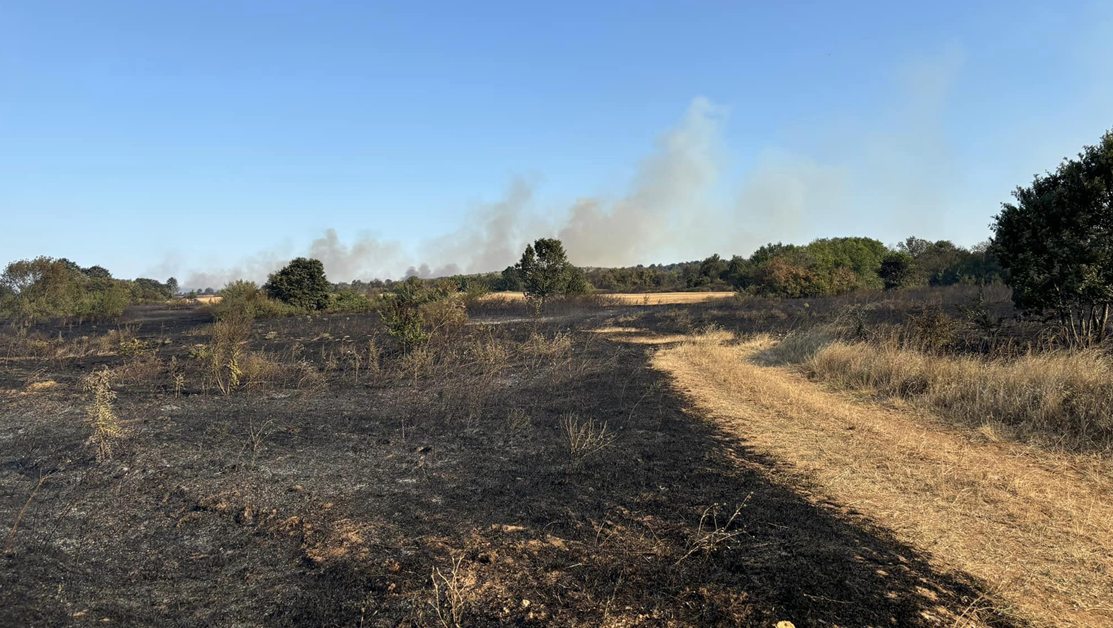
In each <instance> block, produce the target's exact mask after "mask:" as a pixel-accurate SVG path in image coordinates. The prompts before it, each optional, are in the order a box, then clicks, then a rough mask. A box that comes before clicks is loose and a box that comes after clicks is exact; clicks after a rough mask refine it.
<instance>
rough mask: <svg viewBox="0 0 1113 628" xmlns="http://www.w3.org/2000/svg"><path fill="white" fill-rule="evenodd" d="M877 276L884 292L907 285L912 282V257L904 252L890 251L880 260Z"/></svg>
mask: <svg viewBox="0 0 1113 628" xmlns="http://www.w3.org/2000/svg"><path fill="white" fill-rule="evenodd" d="M877 275H878V277H880V278H881V281H882V282H884V284H885V289H886V290H892V289H894V288H903V287H905V286H907V285H909V283H910V282H911V280H912V255H910V254H909V253H907V252H905V251H891V252H890V253H889V254H888V255H886V256H885V258H884V259H882V260H881V268H880V269H878V271H877Z"/></svg>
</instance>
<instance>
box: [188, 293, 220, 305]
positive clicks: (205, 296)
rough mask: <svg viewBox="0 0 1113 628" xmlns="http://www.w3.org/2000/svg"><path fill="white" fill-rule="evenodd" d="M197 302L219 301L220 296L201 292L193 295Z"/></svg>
mask: <svg viewBox="0 0 1113 628" xmlns="http://www.w3.org/2000/svg"><path fill="white" fill-rule="evenodd" d="M193 300H194V301H197V302H198V303H220V297H219V296H217V295H215V294H203V295H199V296H196V297H193Z"/></svg>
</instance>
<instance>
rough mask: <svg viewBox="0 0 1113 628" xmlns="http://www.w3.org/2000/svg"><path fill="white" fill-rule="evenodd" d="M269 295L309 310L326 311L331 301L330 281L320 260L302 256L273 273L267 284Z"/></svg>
mask: <svg viewBox="0 0 1113 628" xmlns="http://www.w3.org/2000/svg"><path fill="white" fill-rule="evenodd" d="M263 289H264V290H266V291H267V295H268V296H270V297H271V298H272V299H277V300H279V301H282V302H283V303H288V304H290V305H293V306H295V307H300V308H304V309H307V310H323V309H325V308H327V307H328V304H329V298H328V293H329V282H328V279H327V278H326V277H325V267H324V264H322V263H321V261H320V260H316V259H309V258H305V257H299V258H297V259H294V260H291V261H290V263H289V264H287V265H286V266H285V267H284V268H282V269H281V270H279V271H277V272H274V273H271V275H270V276H269V277H268V278H267V283H266V284H265V285H264V286H263Z"/></svg>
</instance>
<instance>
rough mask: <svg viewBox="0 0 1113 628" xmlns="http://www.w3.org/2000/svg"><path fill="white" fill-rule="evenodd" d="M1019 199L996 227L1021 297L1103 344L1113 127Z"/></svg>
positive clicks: (1111, 229) (1110, 297)
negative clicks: (1096, 141) (1096, 142)
mask: <svg viewBox="0 0 1113 628" xmlns="http://www.w3.org/2000/svg"><path fill="white" fill-rule="evenodd" d="M1013 196H1014V197H1015V199H1016V202H1015V203H1004V204H1003V205H1002V208H1001V213H999V214H998V215H997V216H996V218H995V220H994V224H993V228H994V239H993V250H994V253H995V254H996V256H997V258H998V259H999V260H1000V263H1001V266H1002V267H1003V268H1004V269H1005V271H1007V273H1008V276H1007V282H1008V283H1009V285H1010V286H1011V287H1012V289H1013V301H1014V302H1015V303H1016V305H1017V306H1018V307H1019V308H1021V309H1023V310H1025V311H1029V312H1040V313H1046V314H1051V315H1052V316H1053V318H1054V319H1055V320H1057V321H1058V323H1059V325H1061V327H1062V329H1063V330H1064V331H1065V332H1066V334H1067V336H1068V338H1070V340H1071V341H1072V342H1076V343H1081V344H1086V343H1090V342H1094V341H1097V342H1101V341H1102V340H1104V339H1105V335H1106V333H1107V327H1108V322H1109V305H1110V303H1111V302H1113V131H1110V132H1108V133H1106V134H1105V135H1104V136H1103V137H1102V138H1101V141H1100V142H1098V144H1097V145H1095V146H1086V147H1084V148H1083V150H1082V153H1081V154H1079V156H1078V158H1077V159H1071V160H1065V161H1063V163H1061V164H1060V165H1059V167H1058V168H1057V169H1056V170H1055V172H1052V173H1047V174H1046V175H1037V176H1036V177H1035V179H1034V180H1033V181H1032V185H1030V186H1029V187H1021V188H1017V189H1016V191H1015V192H1014V193H1013Z"/></svg>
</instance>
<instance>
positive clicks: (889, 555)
mask: <svg viewBox="0 0 1113 628" xmlns="http://www.w3.org/2000/svg"><path fill="white" fill-rule="evenodd" d="M686 307H687V306H676V307H675V308H671V309H665V308H658V309H655V310H653V311H652V312H650V311H648V310H647V311H642V310H640V309H638V308H632V309H623V310H600V311H590V312H582V313H580V315H566V314H562V316H561V317H560V318H558V319H555V320H550V321H546V320H525V321H511V322H505V323H503V324H498V325H493V324H488V323H483V322H482V318H480V322H479V323H478V324H471V325H469V326H468V327H467V328H465V329H464V330H462V331H460V332H459V334H458V335H457V336H455V337H453V338H451V339H448V340H445V341H443V342H442V343H440V344H438V345H436V348H435V349H436V351H437V354H436V355H437V356H438V357H436V361H435V363H434V364H433V365H432V366H430V367H429V368H428V369H427V370H425V371H421V372H417V371H415V372H413V373H411V372H410V371H409V370H407V369H408V367H406V366H405V365H406V364H409V363H410V362H408V361H407V360H408V359H409V358H406V357H404V356H403V355H402V352H401V349H400V348H398V347H395V346H393V345H391V344H390V342H389V340H387V339H386V337H385V335H384V334H383V330H382V329H381V323H379V321H378V319H377V317H376V316H374V315H365V316H324V317H313V318H307V317H301V318H292V319H285V320H264V321H256V322H255V326H254V330H253V334H252V339H251V343H250V345H251V348H252V349H253V350H255V351H261V352H267V353H268V354H269V355H272V356H275V359H290V360H293V359H298V360H301V361H304V362H306V363H308V364H311V365H312V368H313V369H315V370H316V371H317V372H319V373H320V374H321V376H322V379H323V380H324V382H325V385H324V387H323V388H320V387H318V388H312V389H308V388H304V387H301V386H299V385H293V384H290V385H286V386H277V385H261V386H258V387H250V386H248V387H245V388H244V389H241V390H236V391H234V392H233V393H232V394H231V395H228V396H223V395H220V394H219V393H218V392H216V391H215V390H214V389H213V388H212V387H211V386H206V385H204V383H203V378H202V373H203V369H200V368H197V369H194V370H190V368H192V367H190V366H189V365H190V364H192V362H191V360H193V358H191V357H190V356H191V355H193V353H191V351H194V350H195V349H196V347H197V345H199V344H203V343H206V342H207V341H208V332H207V326H208V324H209V322H210V321H209V319H208V317H207V316H206V315H205V314H204V312H203V310H199V309H194V308H181V309H174V310H170V309H166V308H158V307H147V308H142V309H139V310H135V311H133V312H130V313H129V320H128V321H127V324H129V325H131V326H132V330H133V332H134V334H135V335H136V337H138V338H139V339H140V340H141V341H143V342H145V343H146V346H148V347H156V349H152V351H154V352H155V357H154V358H150V357H148V358H147V362H142V363H140V362H138V361H137V360H138V359H137V358H134V357H131V358H129V357H124V356H121V355H118V354H109V355H103V354H90V355H82V356H78V357H57V356H55V357H44V356H41V355H40V356H30V357H27V356H19V355H11V354H10V353H9V355H8V357H7V358H4V360H3V362H0V365H2V369H0V370H2V371H3V373H0V379H2V380H3V384H2V385H0V388H4V389H10V390H11V392H9V393H7V394H5V395H4V396H3V397H0V523H3V534H4V535H5V537H7V538H6V542H5V547H4V552H3V554H0V625H4V626H91V625H105V624H107V625H120V626H155V625H157V626H190V627H194V626H267V627H268V628H273V627H276V626H456V625H459V626H532V625H536V626H543V625H554V626H773V625H775V624H776V623H777V622H780V621H791V622H793V623H794V624H795V625H796V626H936V625H951V623H953V622H945V619H944V618H945V617H948V616H949V617H959V616H962V615H963V611H964V609H967V608H969V607H970V605H971V604H974V603H976V601H978V600H980V599H984V598H985V597H986V596H989V595H990V593H989V592H987V590H986V587H985V585H984V583H982V582H980V581H979V580H978V579H976V578H974V577H972V576H970V575H967V574H965V573H963V572H961V571H956V570H953V569H941V568H939V567H938V566H937V565H933V563H932V561H930V560H929V558H928V557H927V556H925V555H924V554H922V553H921V552H920V551H918V550H916V549H914V548H913V547H912V546H911V545H909V544H906V543H902V542H900V541H898V540H897V539H896V538H895V537H894V535H893V534H892V533H891V532H890V531H888V530H887V529H886V528H884V527H882V526H880V525H876V524H874V523H871V522H870V520H868V519H866V518H863V517H861V516H858V514H857V513H855V512H852V511H851V510H850V509H848V508H847V507H846V506H845V505H843V504H839V503H836V502H831V501H824V500H823V499H817V498H816V496H815V493H814V491H813V488H814V487H811V486H809V485H808V483H807V482H806V481H804V480H795V479H789V480H786V479H784V478H782V479H777V478H775V477H772V476H771V474H774V475H775V474H776V473H777V469H778V468H779V465H780V464H781V463H780V462H779V461H778V460H777V459H775V458H773V457H771V456H769V455H767V454H765V453H762V452H760V451H757V450H755V449H754V448H752V447H751V446H750V445H749V444H747V442H746V440H745V437H744V435H740V434H739V433H738V432H737V431H736V430H731V429H725V428H723V427H722V426H719V425H718V424H716V423H715V422H714V421H711V420H708V418H709V416H708V414H707V413H706V411H704V410H702V409H700V407H698V406H696V405H695V404H694V402H692V401H690V400H689V399H688V398H687V396H686V394H685V392H684V391H683V390H682V389H678V388H676V387H675V386H674V385H673V383H672V381H671V380H670V379H669V378H668V376H667V375H666V374H664V373H662V372H661V371H658V370H655V369H654V368H653V367H652V365H651V359H652V357H653V355H654V353H655V352H656V351H657V350H658V347H657V346H656V345H654V344H650V343H646V344H638V343H631V342H622V341H617V340H615V339H612V338H610V337H609V336H608V335H607V334H599V333H594V332H595V331H597V330H598V329H600V328H606V327H608V326H615V325H624V324H636V325H638V326H639V328H641V329H643V331H648V333H657V332H659V333H662V334H663V333H676V332H683V331H685V330H686V329H689V328H691V327H692V326H693V325H699V324H702V323H705V322H707V321H709V320H712V319H714V318H715V317H716V316H718V317H720V318H721V317H723V316H725V314H724V313H723V312H715V311H708V310H699V309H692V310H688V309H685V308H686ZM693 307H694V306H693ZM794 307H795V306H794ZM799 307H801V308H802V307H803V306H799ZM801 311H803V310H801ZM728 314H729V313H728ZM473 320H474V319H473ZM792 320H793V319H792V318H791V317H787V316H786V317H781V318H776V319H775V320H770V321H766V322H765V323H762V325H765V326H767V327H774V328H775V327H777V326H782V327H784V326H788V325H789V324H791V323H792ZM631 321H633V322H631ZM105 331H107V330H106V329H105V328H104V327H100V328H97V329H93V328H91V327H90V326H85V327H74V328H68V327H57V328H43V329H39V330H35V333H38V334H40V335H41V336H42V337H44V338H54V337H57V336H59V335H60V336H61V337H62V338H63V339H64V340H65V341H70V340H72V339H74V338H79V337H80V336H82V335H85V336H88V335H95V334H100V333H103V332H105ZM372 338H374V339H377V341H378V342H381V343H382V346H383V347H384V353H383V357H382V369H381V372H380V373H378V374H374V373H371V372H369V369H368V367H367V366H366V364H365V365H364V367H363V371H362V372H361V373H359V374H357V373H356V372H355V370H354V368H353V367H352V365H351V364H349V363H347V362H345V361H344V360H343V359H342V357H338V356H343V355H347V354H346V353H344V352H345V351H347V350H348V349H346V348H348V347H354V346H362V345H363V344H366V343H367V342H368V340H369V339H372ZM485 343H486V344H485ZM492 344H497V345H498V346H502V347H505V348H507V349H508V353H507V354H506V355H505V356H504V357H503V358H498V357H496V358H494V359H486V358H484V359H480V358H476V357H474V356H476V355H479V353H478V351H479V349H477V347H482V346H490V345H492ZM527 347H535V348H534V349H526V348H527ZM562 347H563V348H562ZM171 358H173V359H174V360H175V362H177V363H180V364H184V365H186V367H185V368H186V370H185V373H186V374H187V375H188V378H187V380H188V381H187V382H186V385H185V387H184V388H183V389H182V390H180V391H175V390H174V387H173V386H172V385H171V383H170V380H169V377H168V376H167V374H166V373H167V371H166V370H165V369H166V368H169V367H167V366H166V364H167V363H168V362H169V360H170V359H171ZM152 359H155V360H157V361H156V362H153V363H154V364H155V366H153V367H151V366H149V365H150V364H152V362H151V360H152ZM484 360H486V361H484ZM131 363H135V364H138V365H140V366H141V365H142V364H146V365H148V366H147V367H146V368H147V371H144V370H143V369H141V368H140V366H129V364H131ZM103 366H111V367H114V368H117V369H120V370H119V373H120V374H121V375H120V379H118V380H117V383H116V384H114V389H115V390H116V392H117V394H118V398H117V400H116V403H115V412H116V414H117V415H118V416H119V417H120V419H122V420H123V421H125V424H124V426H125V428H126V435H125V437H124V438H123V439H121V440H120V442H119V443H118V444H117V446H116V448H115V451H114V455H113V456H112V458H110V459H106V460H98V459H97V457H96V449H95V447H93V446H91V445H90V443H89V438H90V427H89V425H88V424H86V422H85V421H84V418H85V414H84V407H85V405H86V404H87V403H88V398H87V395H86V394H85V393H84V392H83V391H82V390H81V378H82V376H83V375H84V374H86V373H88V372H90V371H91V370H93V369H96V368H101V367H103ZM128 369H131V370H128ZM148 371H150V372H148ZM129 373H130V374H131V376H130V377H131V379H128V377H129V376H128V374H129ZM141 373H143V374H141ZM44 381H53V382H56V384H55V385H50V386H45V387H41V388H39V387H36V386H32V384H35V383H36V382H44ZM570 415H574V416H573V417H572V418H573V420H574V421H576V422H577V424H579V425H583V424H588V422H591V423H590V424H591V425H593V426H594V427H595V429H596V435H598V431H599V429H600V428H601V427H602V426H603V424H605V425H606V432H605V433H604V434H603V438H602V441H603V444H604V445H605V446H604V447H602V448H601V449H600V450H599V451H596V452H594V453H591V454H588V455H585V456H583V457H577V456H575V455H573V454H572V453H571V452H570V448H569V441H568V436H567V434H566V433H565V432H564V430H563V427H562V426H564V425H566V424H567V422H568V421H569V418H570ZM37 486H38V489H37V490H36V487H37ZM21 511H22V516H21ZM9 530H11V532H12V533H11V534H8V531H9ZM940 609H944V610H945V611H946V612H945V613H944V612H940ZM979 622H982V623H984V624H990V625H1001V626H1005V625H1011V624H1009V623H1008V621H1007V620H1005V619H1003V618H1000V617H992V616H991V617H983V618H981V619H980V620H979Z"/></svg>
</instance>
